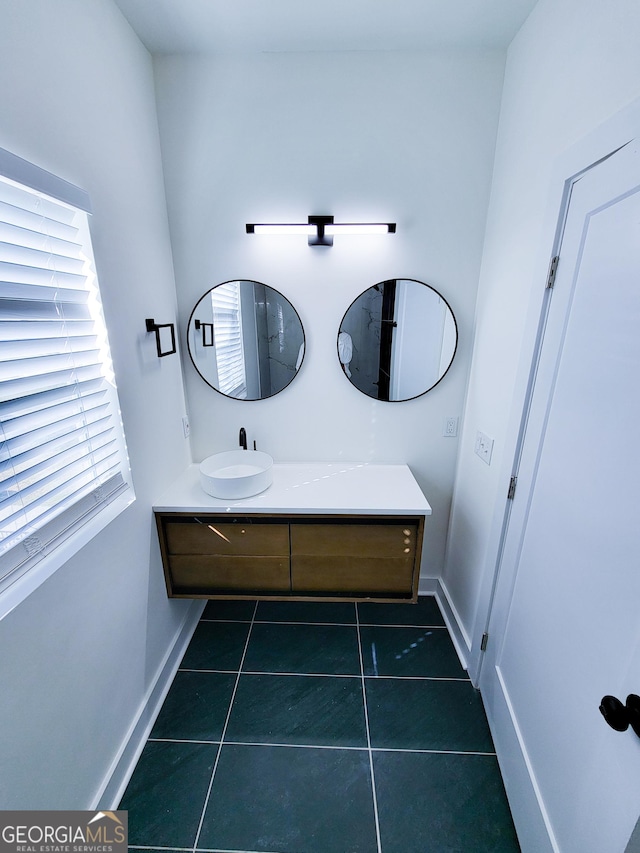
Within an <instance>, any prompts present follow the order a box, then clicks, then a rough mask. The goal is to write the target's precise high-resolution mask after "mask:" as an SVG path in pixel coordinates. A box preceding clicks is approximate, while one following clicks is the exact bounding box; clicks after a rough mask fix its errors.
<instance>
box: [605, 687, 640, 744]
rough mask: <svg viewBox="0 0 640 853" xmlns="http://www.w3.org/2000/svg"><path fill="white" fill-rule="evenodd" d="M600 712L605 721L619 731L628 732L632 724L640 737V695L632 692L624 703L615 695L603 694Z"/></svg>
mask: <svg viewBox="0 0 640 853" xmlns="http://www.w3.org/2000/svg"><path fill="white" fill-rule="evenodd" d="M600 713H601V714H602V716H603V717H604V718H605V721H606V722H607V723H608V724H609V725H610V726H611V728H612V729H615V730H616V731H617V732H626V730H627V729H628V728H629V726H631V728H632V729H633V730H634V732H635V733H636V734H637V735H638V737H640V696H637V695H636V694H635V693H630V694H629V695H628V696H627V703H626V705H623V704H622V702H621V701H620V700H619V699H616V697H615V696H603V697H602V701H601V702H600Z"/></svg>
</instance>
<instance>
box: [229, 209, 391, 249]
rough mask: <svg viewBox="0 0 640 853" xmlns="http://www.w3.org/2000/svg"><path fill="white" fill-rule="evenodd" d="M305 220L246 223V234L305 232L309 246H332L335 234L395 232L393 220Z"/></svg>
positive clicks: (309, 218) (316, 218)
mask: <svg viewBox="0 0 640 853" xmlns="http://www.w3.org/2000/svg"><path fill="white" fill-rule="evenodd" d="M307 219H308V221H307V222H300V223H295V222H291V223H283V222H281V223H272V224H267V223H263V224H259V223H253V224H247V226H246V228H247V234H264V235H278V234H306V235H307V236H308V238H309V239H308V243H309V245H310V246H333V237H334V235H335V234H345V235H346V234H395V233H396V223H395V222H334V221H333V216H309V217H307Z"/></svg>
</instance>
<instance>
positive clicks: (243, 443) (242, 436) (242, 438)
mask: <svg viewBox="0 0 640 853" xmlns="http://www.w3.org/2000/svg"><path fill="white" fill-rule="evenodd" d="M240 447H241V448H242V449H243V450H246V449H247V432H246V430H245V428H244V427H240Z"/></svg>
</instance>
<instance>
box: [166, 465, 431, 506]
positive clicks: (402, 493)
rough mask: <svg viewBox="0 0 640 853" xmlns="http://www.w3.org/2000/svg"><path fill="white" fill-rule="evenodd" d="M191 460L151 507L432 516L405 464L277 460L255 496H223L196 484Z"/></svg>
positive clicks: (197, 474) (195, 467)
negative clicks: (268, 482) (265, 484)
mask: <svg viewBox="0 0 640 853" xmlns="http://www.w3.org/2000/svg"><path fill="white" fill-rule="evenodd" d="M198 467H199V466H198V465H197V464H194V465H190V466H189V467H188V468H187V470H186V471H185V472H184V474H183V475H182V476H181V477H180V478H179V479H178V480H177V481H176V482H175V483H173V485H172V486H170V488H168V489H167V490H166V491H165V492H164V494H163V495H161V497H160V499H159V500H158V501H157V502H156V503H155V504H154V506H153V509H154V510H155V511H156V512H233V513H245V514H246V513H274V512H275V513H280V512H282V513H289V514H295V513H300V514H304V513H309V514H319V513H321V514H324V513H327V514H333V515H336V514H340V513H349V514H354V513H357V514H364V515H431V507H430V506H429V503H428V501H427V500H426V498H425V496H424V495H423V494H422V491H421V490H420V487H419V486H418V484H417V483H416V481H415V478H414V476H413V474H412V473H411V471H410V469H409V466H408V465H369V464H367V463H364V462H355V463H351V464H350V463H339V464H324V463H313V464H293V463H291V464H282V465H274V466H273V483H272V484H271V485H270V486H269V488H268V489H267V490H266V491H264V492H262V493H261V494H259V495H254V496H253V497H251V498H242V499H241V500H234V501H226V500H222V499H220V498H213V497H211V496H210V495H208V494H207V493H206V492H205V491H204V490H203V489H202V487H201V485H200V478H199V471H198Z"/></svg>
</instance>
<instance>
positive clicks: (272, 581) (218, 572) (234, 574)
mask: <svg viewBox="0 0 640 853" xmlns="http://www.w3.org/2000/svg"><path fill="white" fill-rule="evenodd" d="M169 574H170V577H171V587H172V589H173V592H174V594H177V595H187V594H189V593H191V594H195V595H208V594H211V593H212V592H213V591H216V590H217V591H218V592H220V593H227V594H228V593H233V592H238V593H241V594H243V595H248V594H250V593H255V594H256V595H258V594H260V593H275V592H282V593H288V592H289V591H290V589H291V583H290V574H289V556H288V555H287V556H286V557H226V556H207V555H203V554H177V555H174V556H171V557H169Z"/></svg>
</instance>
